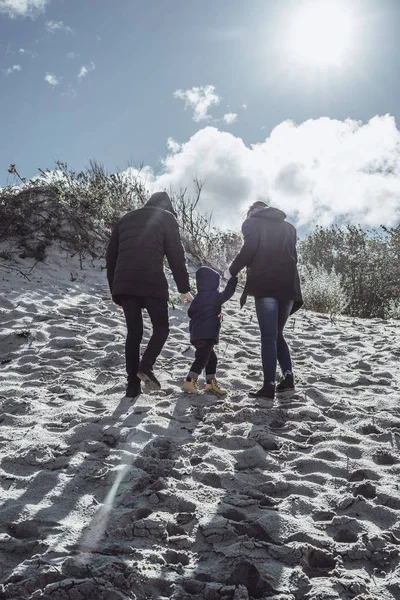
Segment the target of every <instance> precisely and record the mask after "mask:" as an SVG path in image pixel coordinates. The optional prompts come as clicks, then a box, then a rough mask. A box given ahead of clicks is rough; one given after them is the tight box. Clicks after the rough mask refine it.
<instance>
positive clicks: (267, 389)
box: [249, 383, 275, 400]
mask: <svg viewBox="0 0 400 600" xmlns="http://www.w3.org/2000/svg"><path fill="white" fill-rule="evenodd" d="M249 396H250V398H266V399H267V400H273V399H274V398H275V386H274V384H273V383H264V385H263V386H262V388H261V389H260V390H257V391H256V392H249Z"/></svg>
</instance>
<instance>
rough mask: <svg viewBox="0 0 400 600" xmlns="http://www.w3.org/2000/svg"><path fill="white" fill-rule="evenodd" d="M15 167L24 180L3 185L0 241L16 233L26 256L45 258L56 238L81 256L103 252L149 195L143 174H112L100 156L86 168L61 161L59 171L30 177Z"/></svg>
mask: <svg viewBox="0 0 400 600" xmlns="http://www.w3.org/2000/svg"><path fill="white" fill-rule="evenodd" d="M10 172H11V173H13V174H16V175H17V177H18V178H19V180H20V183H21V184H22V185H20V186H19V187H18V188H16V187H15V186H9V187H8V188H3V189H0V223H1V225H0V241H4V240H6V239H10V238H13V239H15V240H16V241H17V243H18V244H19V246H20V247H22V248H23V252H22V254H20V256H21V257H31V256H32V257H35V258H37V259H38V260H44V258H45V251H46V248H47V247H48V246H49V245H50V244H51V243H52V242H57V243H58V244H60V245H61V247H62V248H64V249H65V250H68V251H69V252H72V253H78V254H79V256H80V258H81V259H82V258H83V257H84V255H86V254H88V255H90V256H92V257H99V256H103V255H104V252H105V248H106V244H107V241H108V238H109V235H110V231H111V229H112V227H113V226H114V225H115V223H116V222H117V220H118V219H119V217H120V216H121V215H122V214H124V213H126V212H128V211H129V210H132V209H134V208H137V207H138V206H141V205H142V204H143V203H144V202H145V201H146V199H147V198H146V191H145V189H144V186H143V184H142V183H141V182H140V181H139V179H138V178H131V179H128V178H127V177H126V176H125V175H124V174H118V175H108V174H107V173H106V172H105V170H104V168H103V167H102V166H101V165H99V164H98V163H96V162H92V163H90V166H89V168H88V169H86V170H84V171H80V172H75V171H73V170H71V169H69V168H68V166H67V165H66V164H65V163H61V162H57V163H56V170H55V171H53V172H50V171H47V172H44V171H41V175H40V177H38V178H37V179H35V180H34V181H30V182H26V181H25V180H24V179H23V178H22V177H20V176H19V174H18V173H17V171H16V169H15V166H14V165H11V168H10Z"/></svg>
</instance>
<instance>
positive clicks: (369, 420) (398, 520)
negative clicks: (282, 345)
mask: <svg viewBox="0 0 400 600" xmlns="http://www.w3.org/2000/svg"><path fill="white" fill-rule="evenodd" d="M48 262H49V264H45V265H37V266H36V267H35V269H34V270H33V271H32V272H31V273H30V275H29V279H30V280H29V281H28V280H27V279H26V278H25V277H23V276H21V275H20V274H19V273H18V272H15V271H14V272H10V273H6V272H5V271H4V270H2V271H1V272H0V276H1V277H2V296H1V298H0V322H1V334H0V361H1V365H0V443H1V463H0V493H1V500H2V503H1V508H0V549H1V553H2V558H1V564H0V582H1V585H0V598H1V599H4V600H6V599H7V600H11V599H12V600H17V599H18V600H19V599H22V598H23V599H28V598H29V599H32V600H33V599H36V598H40V599H52V600H84V599H92V598H93V599H96V600H122V599H124V600H128V599H130V600H132V599H134V598H136V599H145V598H154V599H158V598H165V599H166V598H173V599H175V600H178V599H179V600H190V599H191V600H200V599H205V600H229V599H234V600H246V599H249V598H274V599H275V600H278V599H279V600H300V599H303V598H304V599H307V600H331V599H338V598H341V599H347V598H349V599H350V598H353V599H355V598H357V600H367V599H368V600H372V599H375V600H392V599H400V566H399V549H400V492H399V489H400V488H399V484H400V479H399V473H400V462H399V458H400V453H399V444H400V392H399V390H400V374H399V363H400V335H399V331H400V325H399V324H398V323H396V322H395V321H391V322H390V321H387V322H383V321H379V320H376V321H363V320H358V319H350V318H340V319H338V320H337V321H336V322H331V321H330V320H329V318H327V317H326V316H322V315H317V314H312V313H307V312H305V311H303V312H301V313H298V315H296V316H295V317H294V318H292V320H291V321H290V324H289V327H288V335H287V337H288V339H289V341H290V344H291V347H292V349H293V354H294V359H295V363H296V373H297V376H298V382H299V385H298V388H299V393H298V395H297V396H296V397H295V398H294V399H292V400H291V401H290V402H287V403H286V404H279V403H278V402H276V401H275V403H269V404H268V403H266V402H265V403H264V404H263V405H261V406H259V405H258V404H257V403H255V402H254V400H252V399H250V398H248V396H247V394H246V392H247V391H248V390H249V389H250V388H251V387H253V386H254V385H255V384H258V383H259V382H260V352H259V339H258V329H257V325H256V322H255V314H254V309H253V306H252V303H249V306H248V307H247V308H245V309H244V310H243V311H240V312H239V310H238V297H237V296H235V298H234V299H233V300H232V301H231V302H230V303H229V304H227V305H226V308H225V311H224V324H223V333H222V338H221V344H220V347H219V356H220V370H219V375H220V379H221V382H222V383H223V384H224V385H226V386H227V387H229V389H230V395H229V398H228V399H226V400H225V401H216V400H215V398H213V397H212V396H201V397H199V398H195V399H194V398H191V397H188V396H185V395H184V394H183V393H182V392H181V385H182V382H183V377H184V375H185V374H186V371H187V369H188V367H189V365H190V358H191V357H192V356H193V351H192V349H191V348H190V347H189V344H188V335H187V319H186V310H185V309H184V308H181V307H178V308H176V309H175V310H171V336H170V339H169V342H168V344H167V346H166V348H165V350H164V353H163V356H162V359H161V360H160V362H159V365H158V372H159V373H160V375H161V379H162V383H163V390H162V391H161V392H160V393H155V394H151V395H149V394H144V395H142V396H141V397H140V398H139V399H138V400H137V401H136V402H131V401H129V400H127V399H126V398H124V390H125V377H124V357H123V345H124V333H125V328H124V323H123V319H122V314H121V312H120V311H118V310H117V309H114V308H113V306H112V304H111V303H110V300H109V295H108V290H107V287H106V284H105V274H104V271H101V269H100V266H99V265H98V264H95V265H94V266H93V267H87V268H86V269H85V270H84V271H80V270H79V268H77V265H76V264H74V263H73V262H71V260H69V261H68V262H66V261H65V259H64V258H62V256H61V255H58V256H54V258H53V260H52V261H51V262H50V261H48ZM71 265H72V266H71ZM20 268H21V269H22V268H23V269H24V270H25V271H28V270H29V268H30V267H29V263H28V261H22V262H21V265H20ZM71 272H72V276H71ZM146 331H148V327H146Z"/></svg>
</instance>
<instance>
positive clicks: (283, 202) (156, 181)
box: [141, 115, 400, 227]
mask: <svg viewBox="0 0 400 600" xmlns="http://www.w3.org/2000/svg"><path fill="white" fill-rule="evenodd" d="M168 149H169V152H168V154H167V156H166V158H165V159H164V160H163V170H162V171H161V172H160V173H155V172H154V171H153V170H152V169H151V168H150V167H145V168H144V169H142V172H141V174H142V176H145V177H146V181H147V185H148V186H149V188H150V189H151V190H160V189H167V190H169V189H170V188H172V189H175V190H179V189H181V188H185V187H187V188H188V190H189V191H190V190H191V189H193V188H192V186H193V178H195V177H198V178H200V179H201V180H203V181H204V188H203V196H202V208H203V209H204V210H212V211H213V214H214V217H215V222H216V223H217V224H218V225H223V226H230V227H238V226H239V225H240V222H241V215H242V213H243V211H244V210H245V208H246V207H247V206H248V205H249V203H251V202H253V201H254V200H255V199H256V198H263V199H265V200H266V201H267V202H269V203H271V204H272V205H274V206H277V207H278V208H281V209H282V210H284V211H285V212H287V214H288V216H289V217H290V219H291V220H293V221H294V222H296V224H297V225H299V226H304V227H307V226H314V225H315V224H317V223H318V224H321V225H329V224H332V223H334V222H336V221H339V222H345V223H356V224H357V223H360V224H362V225H364V226H368V227H377V226H379V225H381V224H383V225H388V226H390V225H394V224H397V223H398V222H399V220H400V131H399V130H398V129H397V127H396V123H395V120H394V118H393V117H391V116H389V115H386V116H376V117H374V118H373V119H371V120H370V121H369V122H368V123H364V124H363V123H361V122H359V121H354V120H350V119H347V120H345V121H338V120H334V119H329V118H321V119H315V120H313V119H310V120H308V121H305V122H304V123H301V124H299V125H296V124H295V123H293V122H290V121H285V122H283V123H281V124H280V125H278V126H277V127H275V129H273V131H272V132H271V134H270V135H269V137H267V138H266V139H265V140H264V141H263V142H261V143H257V144H253V145H250V146H246V145H245V143H244V142H243V140H242V139H241V138H239V137H236V136H234V135H232V134H231V133H228V132H221V131H219V130H218V129H216V128H215V127H205V128H203V129H201V130H199V131H198V132H197V133H196V134H194V135H193V136H192V137H191V138H190V139H189V141H187V142H186V143H183V144H182V145H181V146H180V148H179V149H178V148H177V146H175V145H174V144H172V143H170V144H169V145H168Z"/></svg>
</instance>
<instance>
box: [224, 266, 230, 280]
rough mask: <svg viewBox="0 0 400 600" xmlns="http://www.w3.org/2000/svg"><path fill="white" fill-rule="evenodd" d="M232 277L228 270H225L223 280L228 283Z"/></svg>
mask: <svg viewBox="0 0 400 600" xmlns="http://www.w3.org/2000/svg"><path fill="white" fill-rule="evenodd" d="M231 277H232V273H231V272H230V270H229V269H226V271H225V273H224V279H227V280H228V281H229V280H230V279H231Z"/></svg>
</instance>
